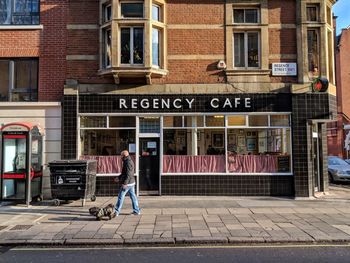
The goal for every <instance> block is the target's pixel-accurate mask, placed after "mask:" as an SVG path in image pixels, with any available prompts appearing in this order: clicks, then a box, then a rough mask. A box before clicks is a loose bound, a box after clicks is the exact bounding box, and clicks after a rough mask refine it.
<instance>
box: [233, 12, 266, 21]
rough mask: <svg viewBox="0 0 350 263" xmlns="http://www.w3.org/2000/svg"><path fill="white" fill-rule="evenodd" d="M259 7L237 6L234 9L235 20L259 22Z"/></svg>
mask: <svg viewBox="0 0 350 263" xmlns="http://www.w3.org/2000/svg"><path fill="white" fill-rule="evenodd" d="M259 20H260V19H259V9H258V8H235V9H233V22H234V23H237V24H240V23H247V24H248V23H252V24H257V23H259Z"/></svg>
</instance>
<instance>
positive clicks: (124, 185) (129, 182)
mask: <svg viewBox="0 0 350 263" xmlns="http://www.w3.org/2000/svg"><path fill="white" fill-rule="evenodd" d="M121 157H122V160H123V168H122V173H121V174H120V175H119V182H120V183H121V187H120V190H119V194H118V199H117V204H116V205H115V215H116V216H118V215H119V213H120V210H121V209H122V206H123V202H124V198H125V195H126V193H128V192H129V195H130V198H131V202H132V209H133V214H134V215H140V214H141V212H140V208H139V204H138V201H137V197H136V194H135V178H134V167H135V166H134V162H133V161H132V159H131V157H130V155H129V152H128V151H127V150H124V151H122V152H121Z"/></svg>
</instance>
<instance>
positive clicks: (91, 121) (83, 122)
mask: <svg viewBox="0 0 350 263" xmlns="http://www.w3.org/2000/svg"><path fill="white" fill-rule="evenodd" d="M80 127H81V128H92V127H95V128H100V127H107V118H106V117H104V116H92V117H90V116H83V117H80Z"/></svg>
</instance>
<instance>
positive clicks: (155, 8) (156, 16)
mask: <svg viewBox="0 0 350 263" xmlns="http://www.w3.org/2000/svg"><path fill="white" fill-rule="evenodd" d="M152 19H153V20H155V21H160V7H159V6H157V5H152Z"/></svg>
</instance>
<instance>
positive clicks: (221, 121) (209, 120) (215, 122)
mask: <svg viewBox="0 0 350 263" xmlns="http://www.w3.org/2000/svg"><path fill="white" fill-rule="evenodd" d="M205 125H206V126H207V127H223V126H225V117H224V116H223V115H215V116H205Z"/></svg>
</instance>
